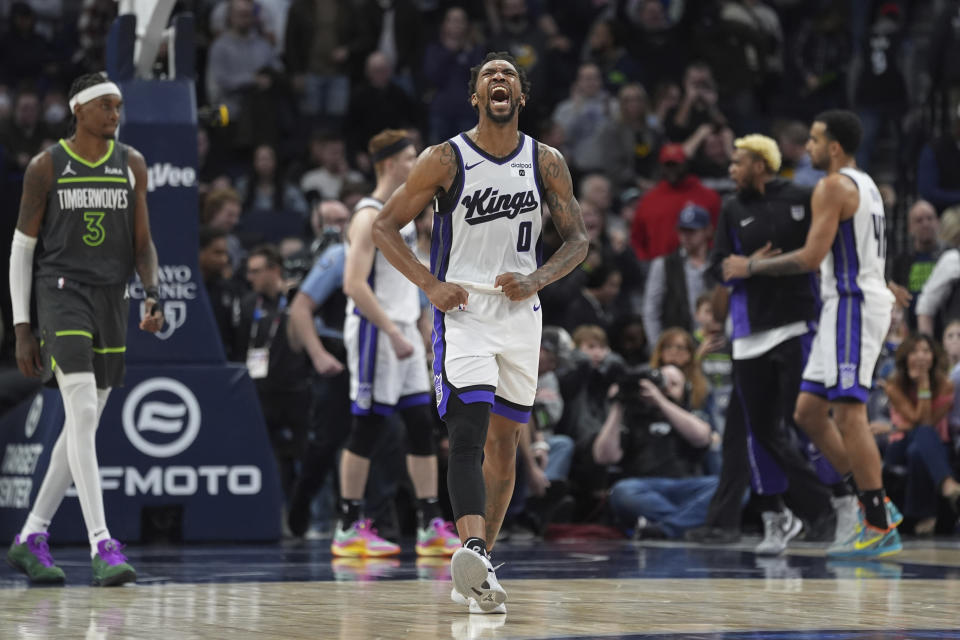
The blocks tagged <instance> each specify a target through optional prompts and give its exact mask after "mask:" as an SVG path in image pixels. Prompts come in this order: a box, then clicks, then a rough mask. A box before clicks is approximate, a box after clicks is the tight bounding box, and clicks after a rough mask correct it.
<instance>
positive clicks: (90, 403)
mask: <svg viewBox="0 0 960 640" xmlns="http://www.w3.org/2000/svg"><path fill="white" fill-rule="evenodd" d="M56 376H57V383H58V384H59V385H60V393H61V395H62V396H63V408H64V412H65V413H66V419H65V420H64V423H63V431H64V434H65V435H66V444H67V446H66V449H67V461H68V463H69V467H70V475H71V476H73V483H74V484H75V485H76V486H77V497H78V498H79V499H80V510H81V511H82V512H83V520H84V522H85V523H86V525H87V535H88V537H89V539H90V544H91V545H92V546H93V547H94V548H95V547H96V543H97V542H99V541H100V540H106V539H108V538H109V537H110V534H109V532H108V531H107V522H106V516H105V515H104V513H103V493H102V491H101V488H100V468H99V466H98V465H97V450H96V434H97V422H98V418H99V416H98V411H97V408H98V402H97V401H98V397H97V396H98V394H97V382H96V378H94V375H93V373H91V372H83V373H67V374H64V373H63V372H61V371H60V370H59V369H58V370H57V371H56Z"/></svg>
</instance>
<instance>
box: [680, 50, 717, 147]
mask: <svg viewBox="0 0 960 640" xmlns="http://www.w3.org/2000/svg"><path fill="white" fill-rule="evenodd" d="M718 101H719V95H718V94H717V85H716V82H714V79H713V73H712V72H711V71H710V67H709V66H707V64H706V63H705V62H693V63H691V64H690V65H689V66H688V67H687V68H686V70H685V71H684V73H683V97H682V98H681V99H680V104H679V105H677V106H676V107H674V108H673V109H672V110H671V111H670V112H668V113H667V117H666V121H665V124H666V134H667V138H668V139H669V140H670V141H671V142H679V143H681V144H682V145H683V146H684V148H685V149H686V148H696V146H697V145H691V144H690V143H691V141H692V139H693V138H694V136H696V135H697V132H698V131H701V127H707V128H709V130H711V131H715V132H719V131H720V130H722V129H724V128H726V127H727V118H726V117H725V116H724V115H723V113H721V111H720V109H719V107H718V106H717V103H718Z"/></svg>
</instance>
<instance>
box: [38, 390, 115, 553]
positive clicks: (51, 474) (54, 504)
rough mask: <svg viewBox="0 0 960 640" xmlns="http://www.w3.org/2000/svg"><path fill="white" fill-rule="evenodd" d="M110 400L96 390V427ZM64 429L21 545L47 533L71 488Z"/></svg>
mask: <svg viewBox="0 0 960 640" xmlns="http://www.w3.org/2000/svg"><path fill="white" fill-rule="evenodd" d="M58 373H59V372H58ZM58 380H59V378H58ZM109 396H110V389H97V424H98V425H99V423H100V416H101V415H103V408H104V407H105V406H106V404H107V398H108V397H109ZM65 427H66V425H64V428H63V429H62V430H61V431H60V436H59V437H58V438H57V441H56V443H55V444H54V445H53V452H52V453H51V454H50V463H49V465H47V472H46V474H45V475H44V477H43V483H42V484H41V485H40V491H38V492H37V497H36V499H35V500H34V502H33V510H32V511H31V512H30V515H28V516H27V521H26V523H25V524H24V525H23V530H22V531H21V532H20V541H21V542H24V541H26V539H27V536H29V535H30V534H33V533H40V532H41V531H46V530H47V527H49V526H50V521H51V520H53V516H54V514H56V513H57V509H58V508H59V507H60V503H61V502H63V496H64V495H66V493H67V489H69V488H70V483H71V482H73V476H72V475H71V474H70V463H69V461H68V460H67V441H66V437H67V430H66V428H65Z"/></svg>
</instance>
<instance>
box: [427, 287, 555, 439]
mask: <svg viewBox="0 0 960 640" xmlns="http://www.w3.org/2000/svg"><path fill="white" fill-rule="evenodd" d="M468 292H469V294H470V297H469V299H468V301H467V306H466V309H464V310H462V311H450V312H447V313H441V312H440V311H438V310H436V309H434V321H433V356H434V360H433V387H434V393H435V394H436V399H437V410H438V412H439V413H440V416H441V417H443V416H444V415H445V414H446V412H447V402H448V401H449V399H450V397H451V395H456V396H457V397H458V398H459V399H460V400H461V401H462V402H464V403H466V404H470V403H473V402H488V403H490V404H491V405H492V411H493V413H495V414H497V415H501V416H503V417H505V418H508V419H510V420H514V421H515V422H524V423H525V422H527V421H529V420H530V412H531V410H532V409H533V398H534V396H535V395H536V393H537V369H538V365H539V362H540V331H541V328H542V324H543V314H542V313H541V312H540V299H539V298H538V297H537V296H532V297H530V298H527V299H526V300H521V301H519V302H512V301H511V300H510V299H509V298H507V297H506V296H505V295H503V294H502V293H499V292H495V293H493V292H484V291H477V290H471V289H468Z"/></svg>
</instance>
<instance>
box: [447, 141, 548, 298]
mask: <svg viewBox="0 0 960 640" xmlns="http://www.w3.org/2000/svg"><path fill="white" fill-rule="evenodd" d="M520 135H521V138H520V143H519V144H518V145H517V148H516V149H515V150H514V152H513V153H512V154H510V155H509V156H507V157H505V158H495V157H493V156H491V155H490V154H488V153H486V152H485V151H483V150H482V149H480V148H479V147H477V146H476V145H475V144H474V143H473V141H472V140H470V139H469V138H468V137H467V135H466V134H460V135H459V136H457V137H456V138H451V139H450V141H449V142H450V145H451V146H452V147H453V149H454V151H455V153H456V155H457V157H458V160H459V164H460V170H459V172H458V175H457V178H456V179H455V180H454V184H453V185H451V189H450V193H449V194H445V196H444V197H442V198H441V202H440V204H439V208H438V211H437V215H436V216H435V217H434V221H433V225H434V226H433V237H432V247H431V255H430V262H431V270H432V271H433V273H434V275H435V276H436V277H437V278H438V279H440V280H445V281H447V282H455V283H457V284H467V285H475V286H479V287H481V288H489V287H492V286H493V283H494V280H495V279H496V277H497V276H498V275H500V274H501V273H506V272H508V271H513V272H516V273H522V274H529V273H533V272H534V271H536V270H537V267H539V266H540V250H541V246H540V222H541V214H542V212H541V208H540V203H541V202H542V200H543V187H542V185H541V183H540V173H539V167H538V166H537V142H536V141H535V140H534V139H533V138H531V137H530V136H528V135H524V134H520Z"/></svg>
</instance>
